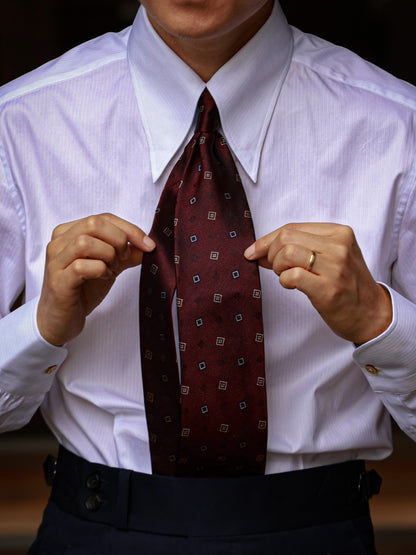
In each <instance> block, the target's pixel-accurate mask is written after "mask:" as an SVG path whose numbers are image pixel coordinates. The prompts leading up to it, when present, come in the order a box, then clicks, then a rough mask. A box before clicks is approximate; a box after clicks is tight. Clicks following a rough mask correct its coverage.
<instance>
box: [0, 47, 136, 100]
mask: <svg viewBox="0 0 416 555" xmlns="http://www.w3.org/2000/svg"><path fill="white" fill-rule="evenodd" d="M122 60H126V53H125V52H122V53H121V54H119V55H116V56H114V55H113V56H106V57H105V58H103V59H102V60H99V61H94V62H91V63H89V64H87V65H85V66H83V67H82V68H77V69H76V70H72V71H66V72H63V73H58V74H54V75H51V76H50V77H45V78H41V79H39V80H37V81H35V82H34V83H30V84H28V85H22V86H21V87H19V88H18V89H16V90H14V91H11V92H10V93H7V94H5V95H4V97H3V98H1V99H0V106H2V105H5V104H7V103H8V102H12V101H13V100H18V99H19V98H22V97H24V96H28V95H30V94H32V93H35V92H37V91H39V90H41V89H45V88H47V87H49V86H53V85H58V84H60V83H63V82H66V81H70V80H71V79H76V78H78V77H83V76H85V75H87V74H88V73H92V72H94V71H96V70H99V69H101V68H103V67H105V66H107V65H110V64H112V63H116V62H120V61H122Z"/></svg>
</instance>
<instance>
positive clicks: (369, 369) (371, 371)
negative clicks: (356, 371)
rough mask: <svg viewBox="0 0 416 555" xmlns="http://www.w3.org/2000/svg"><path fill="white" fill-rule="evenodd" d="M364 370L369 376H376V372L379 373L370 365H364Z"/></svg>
mask: <svg viewBox="0 0 416 555" xmlns="http://www.w3.org/2000/svg"><path fill="white" fill-rule="evenodd" d="M365 369H366V370H367V372H368V373H369V374H373V375H376V374H378V372H379V371H378V368H376V367H375V366H373V365H372V364H366V365H365Z"/></svg>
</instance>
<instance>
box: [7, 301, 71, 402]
mask: <svg viewBox="0 0 416 555" xmlns="http://www.w3.org/2000/svg"><path fill="white" fill-rule="evenodd" d="M38 302H39V298H35V299H33V300H31V301H29V302H28V303H26V304H24V305H23V306H21V307H20V308H18V309H17V310H15V311H13V312H11V313H10V314H8V315H7V316H5V317H4V318H2V319H1V320H0V388H1V389H3V390H4V391H7V392H8V393H11V394H13V395H22V396H24V397H29V396H32V395H34V396H35V395H39V394H40V393H46V392H47V391H48V390H49V389H50V387H51V386H52V382H53V378H54V375H55V373H56V371H57V370H58V368H59V366H60V365H61V364H62V362H63V361H64V360H65V358H66V356H67V354H68V351H67V349H66V348H65V347H56V346H55V345H51V344H50V343H48V342H47V341H45V339H43V337H42V336H41V334H40V332H39V330H38V327H37V323H36V314H37V306H38Z"/></svg>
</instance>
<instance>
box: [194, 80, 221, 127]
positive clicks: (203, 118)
mask: <svg viewBox="0 0 416 555" xmlns="http://www.w3.org/2000/svg"><path fill="white" fill-rule="evenodd" d="M198 108H199V118H198V123H197V124H196V129H195V133H213V132H214V131H215V130H216V129H217V127H218V121H219V119H220V116H219V114H218V108H217V105H216V104H215V100H214V99H213V98H212V96H211V94H210V92H209V91H208V89H204V92H203V93H202V94H201V97H200V99H199V102H198Z"/></svg>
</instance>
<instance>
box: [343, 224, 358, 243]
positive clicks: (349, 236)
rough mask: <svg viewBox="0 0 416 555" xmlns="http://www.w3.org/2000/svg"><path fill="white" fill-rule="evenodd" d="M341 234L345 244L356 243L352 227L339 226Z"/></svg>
mask: <svg viewBox="0 0 416 555" xmlns="http://www.w3.org/2000/svg"><path fill="white" fill-rule="evenodd" d="M339 234H340V236H341V239H342V240H343V241H344V242H345V243H347V244H351V243H354V242H355V235H354V231H353V229H352V227H350V226H349V225H340V226H339Z"/></svg>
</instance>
